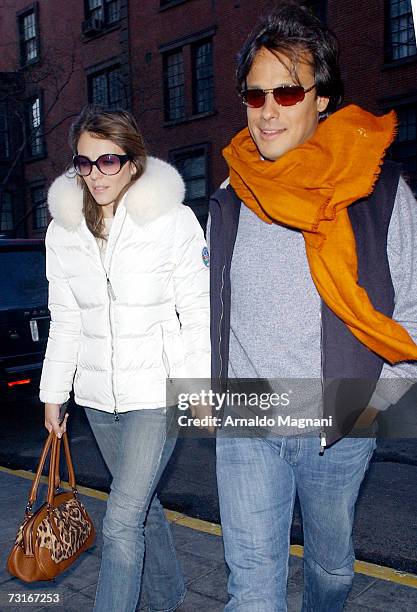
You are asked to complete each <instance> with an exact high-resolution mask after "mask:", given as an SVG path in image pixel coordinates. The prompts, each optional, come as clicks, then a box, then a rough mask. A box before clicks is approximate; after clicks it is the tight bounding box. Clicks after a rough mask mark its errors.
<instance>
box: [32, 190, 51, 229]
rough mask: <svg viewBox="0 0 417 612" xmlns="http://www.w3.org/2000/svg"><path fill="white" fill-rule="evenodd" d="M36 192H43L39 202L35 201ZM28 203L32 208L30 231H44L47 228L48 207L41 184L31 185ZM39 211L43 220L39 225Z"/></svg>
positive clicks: (45, 194) (45, 193)
mask: <svg viewBox="0 0 417 612" xmlns="http://www.w3.org/2000/svg"><path fill="white" fill-rule="evenodd" d="M36 191H42V192H43V199H42V200H39V202H36V201H35V198H34V193H35V192H36ZM30 202H31V206H32V229H33V230H34V231H42V230H45V229H46V228H47V226H48V206H47V191H46V189H45V185H44V184H43V183H40V184H36V185H32V186H31V187H30ZM39 211H42V215H41V216H42V218H44V224H43V225H40V224H39V217H38V214H37V213H39Z"/></svg>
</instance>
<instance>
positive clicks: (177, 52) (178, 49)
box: [162, 46, 186, 123]
mask: <svg viewBox="0 0 417 612" xmlns="http://www.w3.org/2000/svg"><path fill="white" fill-rule="evenodd" d="M174 55H180V56H181V66H182V82H181V83H180V84H179V85H176V86H175V87H180V88H181V89H182V95H181V96H177V97H176V98H174V99H181V100H182V106H181V107H175V108H181V109H182V112H181V114H180V115H178V116H176V117H172V116H171V114H170V110H171V107H170V96H169V92H170V91H171V90H172V89H174V88H175V87H171V88H170V87H169V83H168V79H169V75H168V69H169V66H168V61H169V58H170V57H172V56H174ZM162 61H163V69H162V70H163V97H164V119H165V121H168V122H170V123H176V122H178V121H183V120H184V119H185V117H186V91H185V64H184V49H183V47H182V46H180V47H176V48H175V49H173V50H171V51H167V52H166V53H164V54H163V59H162ZM173 76H178V74H177V75H173Z"/></svg>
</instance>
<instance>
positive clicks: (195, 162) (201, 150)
mask: <svg viewBox="0 0 417 612" xmlns="http://www.w3.org/2000/svg"><path fill="white" fill-rule="evenodd" d="M207 150H208V146H207V145H200V146H196V147H191V148H187V149H181V150H177V151H171V153H170V156H169V157H170V161H171V162H172V163H173V164H174V166H175V167H176V168H177V170H178V172H179V173H180V174H181V176H182V178H183V180H184V183H185V203H186V204H188V206H190V207H191V208H192V209H193V210H194V212H195V214H196V216H197V217H198V219H199V221H200V223H202V224H204V223H205V222H206V221H207V215H208V197H209V180H208V151H207Z"/></svg>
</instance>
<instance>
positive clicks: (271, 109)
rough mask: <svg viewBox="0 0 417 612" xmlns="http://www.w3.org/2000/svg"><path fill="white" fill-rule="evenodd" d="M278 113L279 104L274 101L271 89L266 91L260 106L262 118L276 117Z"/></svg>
mask: <svg viewBox="0 0 417 612" xmlns="http://www.w3.org/2000/svg"><path fill="white" fill-rule="evenodd" d="M279 113H280V108H279V104H277V103H276V102H275V98H274V94H273V93H272V91H268V92H267V93H266V94H265V103H264V105H263V107H262V117H263V119H272V118H274V117H278V116H279Z"/></svg>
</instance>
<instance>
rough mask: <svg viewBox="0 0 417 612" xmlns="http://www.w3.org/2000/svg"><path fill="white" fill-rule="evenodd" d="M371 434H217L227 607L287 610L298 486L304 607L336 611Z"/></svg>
mask: <svg viewBox="0 0 417 612" xmlns="http://www.w3.org/2000/svg"><path fill="white" fill-rule="evenodd" d="M374 448H375V440H374V439H373V438H343V439H342V440H339V441H338V442H336V443H335V444H334V445H333V446H330V447H329V448H327V449H326V450H325V451H324V454H323V455H320V454H319V437H318V435H317V436H305V437H302V436H291V437H276V438H249V437H247V438H239V437H230V434H229V435H228V436H225V435H222V434H221V430H220V431H219V432H218V437H217V481H218V488H219V502H220V514H221V522H222V530H223V539H224V547H225V556H226V561H227V564H228V566H229V568H230V576H229V583H228V588H229V595H230V601H229V603H228V604H227V606H226V608H225V610H227V612H232V611H233V612H286V610H287V604H286V588H287V577H288V556H289V545H290V530H291V522H292V515H293V509H294V500H295V493H296V492H297V493H298V497H299V500H300V506H301V511H302V517H303V530H304V598H303V607H302V610H303V612H339V611H340V610H342V609H343V605H344V603H345V600H346V598H347V596H348V593H349V590H350V588H351V585H352V581H353V576H354V572H353V563H354V551H353V545H352V525H353V516H354V508H355V502H356V499H357V496H358V492H359V487H360V484H361V482H362V480H363V477H364V475H365V471H366V469H367V467H368V464H369V460H370V458H371V456H372V453H373V450H374Z"/></svg>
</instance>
